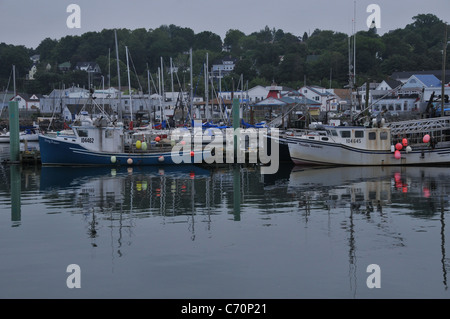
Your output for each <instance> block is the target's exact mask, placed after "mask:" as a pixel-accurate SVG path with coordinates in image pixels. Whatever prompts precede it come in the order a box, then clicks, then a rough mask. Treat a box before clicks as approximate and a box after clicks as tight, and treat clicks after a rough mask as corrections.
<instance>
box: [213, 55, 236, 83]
mask: <svg viewBox="0 0 450 319" xmlns="http://www.w3.org/2000/svg"><path fill="white" fill-rule="evenodd" d="M236 61H237V59H235V58H232V57H228V58H224V59H222V60H218V61H215V62H213V64H212V67H211V76H212V77H213V78H219V77H220V78H222V77H224V76H225V75H227V74H230V73H231V71H233V70H234V67H235V65H236Z"/></svg>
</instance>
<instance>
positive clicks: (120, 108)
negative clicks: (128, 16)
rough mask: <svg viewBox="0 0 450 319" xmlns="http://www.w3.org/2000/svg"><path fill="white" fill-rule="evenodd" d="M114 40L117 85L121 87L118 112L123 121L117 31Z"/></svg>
mask: <svg viewBox="0 0 450 319" xmlns="http://www.w3.org/2000/svg"><path fill="white" fill-rule="evenodd" d="M114 38H115V42H116V62H117V85H118V86H119V87H118V89H119V107H118V109H117V111H118V113H119V118H120V119H122V87H121V85H120V66H119V45H118V44H117V30H114Z"/></svg>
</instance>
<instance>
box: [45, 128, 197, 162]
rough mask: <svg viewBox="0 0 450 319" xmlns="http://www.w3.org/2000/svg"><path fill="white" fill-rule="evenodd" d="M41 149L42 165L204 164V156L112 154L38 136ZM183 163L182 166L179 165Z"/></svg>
mask: <svg viewBox="0 0 450 319" xmlns="http://www.w3.org/2000/svg"><path fill="white" fill-rule="evenodd" d="M39 150H40V154H41V163H42V165H70V166H77V165H79V166H86V165H127V166H138V165H171V164H194V163H198V162H200V163H201V161H202V156H203V154H195V156H191V154H190V153H189V154H186V153H183V154H182V155H183V157H182V160H181V156H180V154H178V155H179V156H178V157H177V156H176V155H177V153H172V152H171V151H161V152H157V151H152V152H142V153H111V152H98V151H91V150H88V149H86V148H85V147H83V146H82V145H79V144H77V143H74V142H70V141H69V139H67V141H65V140H63V139H61V138H54V137H49V136H44V135H40V136H39ZM180 162H181V163H180Z"/></svg>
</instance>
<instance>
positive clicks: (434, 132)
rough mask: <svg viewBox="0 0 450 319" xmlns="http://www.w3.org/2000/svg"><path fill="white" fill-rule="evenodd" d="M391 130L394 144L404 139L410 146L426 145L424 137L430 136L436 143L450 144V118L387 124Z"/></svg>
mask: <svg viewBox="0 0 450 319" xmlns="http://www.w3.org/2000/svg"><path fill="white" fill-rule="evenodd" d="M387 126H388V127H389V128H390V129H391V138H392V142H393V143H394V144H395V143H396V142H397V141H401V140H402V139H403V138H406V139H407V140H408V143H409V144H410V145H425V144H426V143H424V142H423V137H424V136H425V135H427V134H428V135H430V137H431V138H432V139H433V142H434V143H443V142H450V117H448V116H445V117H437V118H427V119H418V120H410V121H403V122H391V123H387Z"/></svg>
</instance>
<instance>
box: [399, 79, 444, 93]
mask: <svg viewBox="0 0 450 319" xmlns="http://www.w3.org/2000/svg"><path fill="white" fill-rule="evenodd" d="M426 88H428V89H433V88H434V89H438V88H441V81H440V80H439V79H438V78H437V77H436V76H434V75H432V74H416V75H411V77H410V78H409V79H408V80H407V81H406V82H405V83H404V84H403V87H402V88H401V90H400V94H404V95H411V94H421V93H422V91H423V90H424V89H426Z"/></svg>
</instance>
